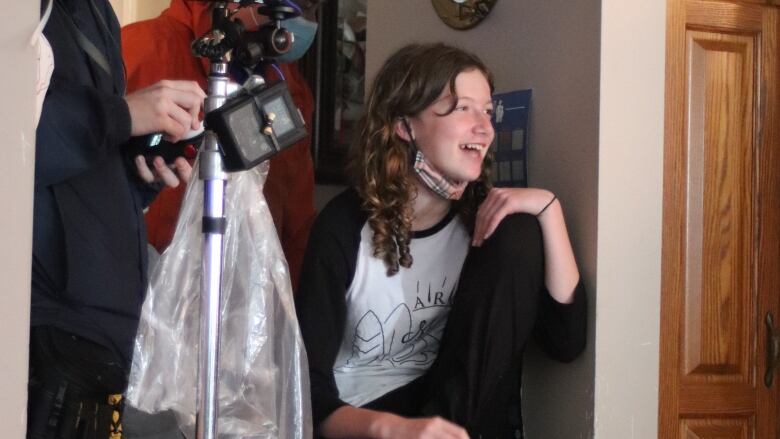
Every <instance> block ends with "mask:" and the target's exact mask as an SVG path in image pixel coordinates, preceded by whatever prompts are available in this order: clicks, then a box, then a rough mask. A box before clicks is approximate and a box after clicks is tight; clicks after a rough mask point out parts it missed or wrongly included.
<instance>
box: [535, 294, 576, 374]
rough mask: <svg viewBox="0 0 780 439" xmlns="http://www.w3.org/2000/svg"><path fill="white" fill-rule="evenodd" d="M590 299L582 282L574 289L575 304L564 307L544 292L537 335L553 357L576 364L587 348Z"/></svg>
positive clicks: (545, 349)
mask: <svg viewBox="0 0 780 439" xmlns="http://www.w3.org/2000/svg"><path fill="white" fill-rule="evenodd" d="M587 307H588V300H587V294H586V293H585V286H584V285H583V284H582V280H580V281H579V282H578V283H577V286H576V287H575V289H574V301H573V302H572V303H568V304H563V303H560V302H558V301H556V300H555V299H553V298H552V296H550V294H549V293H548V292H547V290H546V289H543V291H542V298H541V300H540V302H539V314H538V315H537V320H536V327H535V329H534V336H535V338H536V340H537V342H538V343H539V344H540V346H541V347H542V349H543V350H544V351H545V352H546V353H547V355H549V356H550V357H552V358H554V359H556V360H558V361H563V362H566V363H568V362H570V361H573V360H574V359H575V358H577V356H578V355H579V354H580V353H582V351H583V350H584V349H585V339H586V334H587V321H588V312H587V311H588V309H587Z"/></svg>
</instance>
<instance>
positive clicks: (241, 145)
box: [206, 76, 307, 172]
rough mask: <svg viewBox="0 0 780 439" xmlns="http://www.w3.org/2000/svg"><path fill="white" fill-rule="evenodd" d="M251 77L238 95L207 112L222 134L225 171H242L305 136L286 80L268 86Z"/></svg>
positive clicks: (210, 126)
mask: <svg viewBox="0 0 780 439" xmlns="http://www.w3.org/2000/svg"><path fill="white" fill-rule="evenodd" d="M252 78H258V77H256V76H254V77H251V78H250V80H248V83H249V84H250V85H249V86H247V85H245V86H244V88H243V89H242V91H240V92H239V93H238V94H237V95H235V96H233V97H230V98H229V99H228V100H227V101H226V102H225V103H224V104H223V105H222V106H221V107H219V108H217V109H215V110H212V111H210V112H208V113H207V114H206V126H207V128H208V129H210V130H212V131H214V132H215V133H216V134H217V137H218V138H219V142H220V147H221V150H222V156H223V160H224V165H225V170H226V171H229V172H230V171H241V170H245V169H250V168H252V167H254V166H255V165H257V164H259V163H262V162H264V161H265V160H267V159H269V158H271V157H272V156H274V155H275V154H277V153H278V152H280V151H281V150H282V149H285V148H287V147H289V146H290V145H292V144H294V143H295V142H297V141H299V140H301V139H303V138H304V137H306V134H307V133H306V128H305V123H304V120H303V116H301V113H300V111H299V110H298V108H297V107H296V106H295V104H294V103H293V101H292V97H291V96H290V92H289V91H288V90H287V85H286V84H285V83H284V82H281V81H280V82H277V83H275V84H272V85H270V86H266V85H265V83H264V81H262V80H257V81H256V82H255V83H254V85H253V83H252V82H251V80H252Z"/></svg>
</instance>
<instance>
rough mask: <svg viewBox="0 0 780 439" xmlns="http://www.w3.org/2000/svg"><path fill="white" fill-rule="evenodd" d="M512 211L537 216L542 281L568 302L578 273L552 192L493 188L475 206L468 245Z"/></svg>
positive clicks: (486, 235)
mask: <svg viewBox="0 0 780 439" xmlns="http://www.w3.org/2000/svg"><path fill="white" fill-rule="evenodd" d="M514 213H527V214H531V215H535V216H536V217H537V219H538V220H539V224H540V226H541V228H542V234H543V240H544V257H545V273H544V275H545V285H546V286H547V290H548V291H549V292H550V295H551V296H552V297H553V298H554V299H555V300H556V301H557V302H560V303H571V302H572V301H573V300H574V291H575V287H576V286H577V283H578V282H579V279H580V274H579V270H578V269H577V263H576V261H575V260H574V252H573V251H572V248H571V242H570V241H569V234H568V232H567V230H566V222H565V221H564V218H563V209H562V208H561V204H560V201H559V200H558V199H557V197H555V196H554V195H553V193H552V192H550V191H548V190H545V189H530V188H493V189H492V190H491V191H490V193H489V194H488V196H487V197H486V198H485V201H484V202H483V203H482V205H481V206H480V207H479V211H478V213H477V219H476V224H475V227H474V237H473V242H472V245H475V246H479V245H481V244H482V242H483V241H484V240H485V239H487V238H489V237H490V235H492V234H493V232H494V231H495V230H496V227H498V224H499V223H500V222H501V221H502V220H503V219H504V218H505V217H506V216H507V215H511V214H514Z"/></svg>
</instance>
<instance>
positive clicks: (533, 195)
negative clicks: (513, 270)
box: [471, 188, 554, 247]
mask: <svg viewBox="0 0 780 439" xmlns="http://www.w3.org/2000/svg"><path fill="white" fill-rule="evenodd" d="M553 199H554V195H553V193H552V192H550V191H548V190H546V189H535V188H493V189H491V190H490V192H489V193H488V196H487V197H486V198H485V201H483V202H482V204H481V205H480V206H479V210H478V211H477V217H476V221H475V224H474V235H473V237H472V239H471V245H473V246H477V247H479V246H480V245H482V242H483V241H484V240H486V239H488V238H490V236H491V235H492V234H493V232H495V231H496V228H497V227H498V225H499V224H500V223H501V221H502V220H503V219H504V218H505V217H506V216H507V215H511V214H513V213H528V214H531V215H538V214H539V213H540V212H541V211H542V209H544V208H545V206H547V203H549V202H550V200H553Z"/></svg>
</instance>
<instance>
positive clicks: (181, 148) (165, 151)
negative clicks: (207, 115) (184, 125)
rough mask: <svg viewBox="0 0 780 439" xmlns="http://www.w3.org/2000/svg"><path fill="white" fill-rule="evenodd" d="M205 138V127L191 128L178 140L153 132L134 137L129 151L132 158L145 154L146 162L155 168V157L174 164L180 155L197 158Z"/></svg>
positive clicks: (130, 142)
mask: <svg viewBox="0 0 780 439" xmlns="http://www.w3.org/2000/svg"><path fill="white" fill-rule="evenodd" d="M202 140H203V127H202V126H201V128H200V129H197V130H191V131H189V132H188V133H187V134H185V135H184V138H183V139H182V140H179V141H178V142H170V141H168V140H165V138H164V137H163V134H162V133H153V134H149V135H146V136H139V137H132V138H131V139H130V141H129V142H128V145H127V153H128V155H129V156H130V157H131V158H134V157H136V156H138V155H142V156H144V158H145V159H146V164H147V166H149V168H150V169H152V168H153V166H154V165H153V163H152V161H153V160H154V158H155V157H158V156H159V157H162V158H163V160H165V163H167V164H169V165H170V164H172V163H173V162H174V161H175V160H176V159H177V158H178V157H184V158H186V159H190V160H192V159H195V157H196V156H197V154H198V149H199V148H200V143H201V141H202Z"/></svg>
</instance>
